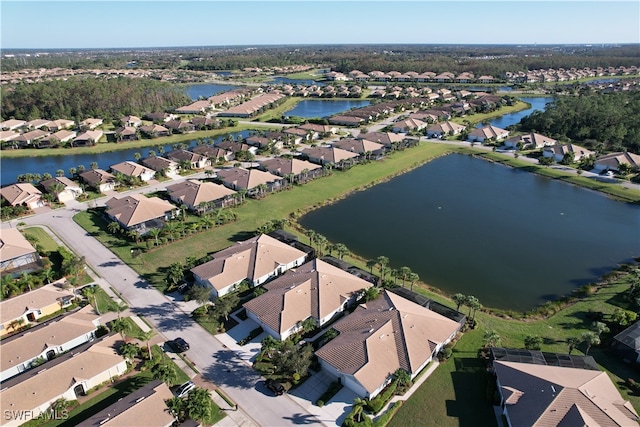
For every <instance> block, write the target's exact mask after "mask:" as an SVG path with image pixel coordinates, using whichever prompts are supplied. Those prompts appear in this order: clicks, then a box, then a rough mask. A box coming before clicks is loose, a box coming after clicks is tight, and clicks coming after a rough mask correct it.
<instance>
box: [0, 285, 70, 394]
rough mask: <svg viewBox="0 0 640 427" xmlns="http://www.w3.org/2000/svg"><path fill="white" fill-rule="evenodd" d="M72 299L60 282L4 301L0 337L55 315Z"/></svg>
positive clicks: (0, 310) (1, 307)
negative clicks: (42, 318)
mask: <svg viewBox="0 0 640 427" xmlns="http://www.w3.org/2000/svg"><path fill="white" fill-rule="evenodd" d="M74 299H75V295H74V294H73V292H71V291H70V290H67V289H64V287H63V285H62V282H55V283H52V284H50V285H45V286H42V287H41V288H38V289H34V290H33V291H29V292H25V293H24V294H21V295H18V296H15V297H12V298H9V299H4V300H2V301H1V302H0V336H2V335H5V334H7V333H9V332H14V331H16V330H18V329H19V328H20V327H21V326H24V325H28V324H29V323H35V322H36V321H37V320H38V319H40V318H41V317H44V316H49V315H51V314H54V313H57V312H58V311H60V310H62V309H63V308H66V307H69V306H70V305H71V304H72V302H73V300H74ZM0 397H1V396H0Z"/></svg>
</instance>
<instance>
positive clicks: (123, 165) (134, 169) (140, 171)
mask: <svg viewBox="0 0 640 427" xmlns="http://www.w3.org/2000/svg"><path fill="white" fill-rule="evenodd" d="M111 172H113V173H114V174H116V173H121V174H123V175H125V176H128V177H132V178H140V181H142V182H147V181H149V180H151V179H153V177H154V176H155V175H156V171H154V170H153V169H150V168H148V167H146V166H143V165H141V164H138V163H136V162H131V161H129V160H126V161H124V162H120V163H116V164H115V165H111Z"/></svg>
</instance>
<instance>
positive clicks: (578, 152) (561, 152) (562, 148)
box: [542, 144, 596, 162]
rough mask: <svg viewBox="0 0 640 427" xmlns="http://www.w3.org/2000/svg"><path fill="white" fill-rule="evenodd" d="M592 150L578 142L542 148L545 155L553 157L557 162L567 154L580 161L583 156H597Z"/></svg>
mask: <svg viewBox="0 0 640 427" xmlns="http://www.w3.org/2000/svg"><path fill="white" fill-rule="evenodd" d="M595 154H596V153H594V152H593V151H591V150H587V149H586V148H584V147H581V146H579V145H576V144H556V145H551V146H549V147H544V148H543V149H542V155H543V156H544V157H553V159H554V160H555V161H556V162H561V161H562V160H563V159H564V158H565V156H571V157H572V158H573V161H575V162H579V161H580V160H582V159H583V158H586V157H590V156H595Z"/></svg>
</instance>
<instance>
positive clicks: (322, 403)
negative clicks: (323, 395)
mask: <svg viewBox="0 0 640 427" xmlns="http://www.w3.org/2000/svg"><path fill="white" fill-rule="evenodd" d="M316 406H317V407H319V408H322V407H323V406H324V401H322V400H318V401H317V402H316Z"/></svg>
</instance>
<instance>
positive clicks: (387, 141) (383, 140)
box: [358, 132, 404, 146]
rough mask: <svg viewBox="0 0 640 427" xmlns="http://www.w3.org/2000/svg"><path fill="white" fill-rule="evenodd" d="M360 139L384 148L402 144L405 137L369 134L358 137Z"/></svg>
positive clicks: (389, 134) (388, 133)
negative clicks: (393, 144) (398, 143)
mask: <svg viewBox="0 0 640 427" xmlns="http://www.w3.org/2000/svg"><path fill="white" fill-rule="evenodd" d="M358 139H367V140H369V141H373V142H377V143H378V144H382V145H384V146H391V144H392V143H394V142H402V140H403V139H404V136H402V135H398V134H397V133H391V132H369V133H365V134H361V135H358Z"/></svg>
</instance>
